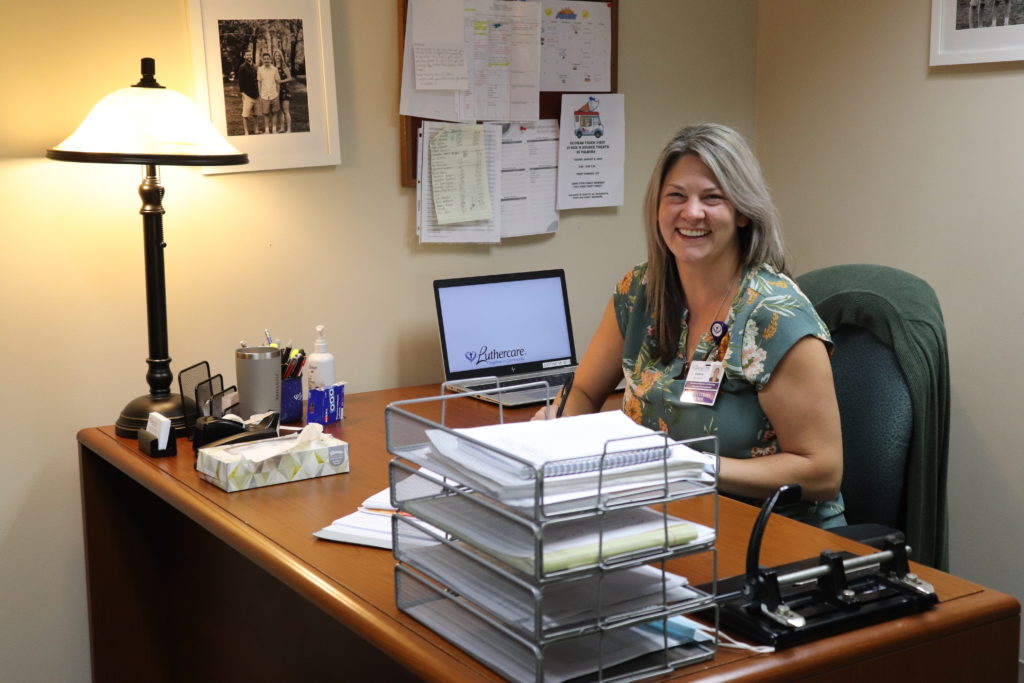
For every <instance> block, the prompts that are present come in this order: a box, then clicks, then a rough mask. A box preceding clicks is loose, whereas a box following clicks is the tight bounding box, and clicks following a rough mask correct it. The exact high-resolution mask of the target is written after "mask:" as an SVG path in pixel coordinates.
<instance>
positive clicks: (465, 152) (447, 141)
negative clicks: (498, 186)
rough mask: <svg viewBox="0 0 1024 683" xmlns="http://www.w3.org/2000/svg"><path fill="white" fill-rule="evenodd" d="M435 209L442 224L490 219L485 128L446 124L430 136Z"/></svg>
mask: <svg viewBox="0 0 1024 683" xmlns="http://www.w3.org/2000/svg"><path fill="white" fill-rule="evenodd" d="M429 144H430V177H431V191H432V193H433V199H434V211H435V213H436V214H437V222H438V223H439V224H441V225H447V224H450V223H462V222H465V221H480V220H489V219H490V218H491V215H492V213H491V196H490V186H489V183H488V181H487V161H486V157H485V153H484V127H483V126H482V125H479V124H469V125H456V126H447V127H445V128H443V129H442V130H440V131H439V132H438V133H437V134H435V135H434V136H433V137H432V138H431V139H430V142H429Z"/></svg>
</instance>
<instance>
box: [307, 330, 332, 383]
mask: <svg viewBox="0 0 1024 683" xmlns="http://www.w3.org/2000/svg"><path fill="white" fill-rule="evenodd" d="M306 367H307V368H309V388H310V389H319V388H321V387H329V386H331V385H332V384H334V354H332V353H331V352H330V351H328V350H327V340H326V339H324V326H323V325H317V326H316V342H315V343H314V345H313V353H312V354H310V356H309V359H308V360H307V361H306Z"/></svg>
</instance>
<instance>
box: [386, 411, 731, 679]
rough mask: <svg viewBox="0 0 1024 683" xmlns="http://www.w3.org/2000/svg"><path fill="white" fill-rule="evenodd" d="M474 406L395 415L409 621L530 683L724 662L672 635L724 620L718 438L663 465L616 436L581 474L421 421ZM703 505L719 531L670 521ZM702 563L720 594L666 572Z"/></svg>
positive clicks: (396, 494) (399, 539) (400, 581)
mask: <svg viewBox="0 0 1024 683" xmlns="http://www.w3.org/2000/svg"><path fill="white" fill-rule="evenodd" d="M473 395H474V394H472V393H465V394H447V395H442V396H438V397H431V398H426V399H413V400H410V401H401V402H398V403H394V404H392V405H390V406H389V407H388V408H387V410H386V411H385V424H386V435H387V446H388V451H389V453H391V455H392V456H393V459H392V460H391V463H390V464H389V479H390V484H391V495H392V503H393V504H394V505H395V507H397V508H398V509H399V511H400V514H397V515H395V516H394V518H393V548H394V554H395V558H396V560H397V564H396V566H395V592H396V602H397V605H398V608H399V609H400V610H402V611H404V612H406V613H407V614H409V615H411V616H412V617H413V618H415V619H417V620H418V621H420V622H421V623H423V624H424V625H426V626H428V627H429V628H431V629H433V630H434V631H436V632H437V633H439V634H440V635H442V636H443V637H445V638H446V639H448V640H449V641H451V642H453V643H454V644H455V645H457V646H459V647H461V648H462V649H464V650H465V651H466V652H467V653H468V654H470V655H471V656H473V657H475V658H477V659H479V660H480V661H482V662H483V663H485V664H486V665H488V666H490V667H491V668H492V669H494V670H495V671H497V672H499V673H501V674H502V675H503V676H505V677H507V678H509V679H511V680H516V681H538V682H540V681H563V680H570V679H572V680H575V679H581V680H600V681H624V680H636V679H638V678H643V677H647V676H653V675H658V674H663V673H666V672H668V671H671V670H673V669H675V668H678V667H680V666H685V665H688V664H691V663H695V662H698V661H702V660H706V659H709V658H711V657H713V656H714V653H715V640H710V641H703V642H701V641H691V640H689V639H686V638H679V637H677V635H676V634H674V633H673V631H672V629H670V628H669V627H668V623H667V622H668V620H669V619H670V618H671V617H674V616H676V615H682V614H686V613H689V612H692V611H695V610H711V611H712V612H714V613H715V614H716V615H717V607H716V606H715V600H714V598H715V596H714V592H715V586H716V583H715V580H714V576H715V575H717V551H716V549H715V530H716V529H717V526H718V502H717V494H716V489H715V483H716V477H717V439H715V438H714V437H707V438H702V439H695V440H691V441H688V442H686V443H685V444H682V445H681V444H679V443H677V442H673V441H670V440H669V439H668V438H667V437H665V436H664V435H658V436H656V437H653V438H655V439H656V440H657V441H658V443H659V444H660V445H659V446H657V447H656V448H655V449H654V452H651V450H652V447H651V446H650V443H651V439H652V436H645V437H642V438H643V439H644V440H643V441H642V443H643V444H644V448H642V449H641V448H639V444H640V443H641V440H640V438H639V437H626V438H613V439H609V440H608V441H607V442H606V443H605V444H604V446H603V448H602V449H601V452H598V453H593V454H590V455H589V456H588V457H587V458H574V459H572V460H571V461H569V462H570V466H568V468H567V466H566V465H565V461H562V462H561V463H559V462H553V463H541V464H538V463H537V462H536V461H535V460H532V459H531V458H529V457H524V456H523V454H522V452H520V453H518V454H517V453H516V452H514V450H515V449H510V450H506V449H503V448H500V447H497V446H495V445H493V444H492V443H488V442H487V441H484V440H481V439H479V438H475V437H474V436H472V435H470V434H467V433H465V432H464V431H462V430H455V429H451V428H449V427H447V426H445V425H444V424H442V423H438V422H434V421H433V420H431V419H428V418H425V417H423V416H421V415H419V414H417V413H416V412H414V411H416V410H417V409H418V408H421V407H422V406H420V405H417V404H428V403H431V402H436V401H440V402H441V408H442V410H441V414H442V415H444V414H446V411H445V410H444V405H445V403H446V402H448V401H471V400H474V399H473ZM453 405H457V404H453ZM447 414H449V415H450V414H451V411H447ZM442 422H443V418H442ZM686 446H689V447H690V448H693V449H695V450H699V451H703V452H704V453H710V455H709V456H705V457H704V458H703V459H699V458H691V457H689V455H693V456H697V455H698V453H696V452H695V451H691V450H689V449H687V448H686ZM641 451H642V453H641ZM638 453H641V455H639V456H638V455H637V454H638ZM624 454H629V456H630V457H631V458H632V460H629V461H626V460H623V458H624V457H625V455H624ZM637 458H639V460H640V462H635V460H636V459H637ZM708 463H710V464H711V466H710V467H708ZM708 470H710V471H708ZM698 496H711V497H712V498H711V500H712V507H713V510H714V521H713V524H712V526H704V525H700V524H696V523H693V522H689V521H686V520H683V519H679V518H677V517H674V516H672V515H671V514H669V512H668V509H667V505H668V503H670V502H673V501H677V500H681V499H685V498H694V497H698ZM696 553H709V554H710V564H711V567H712V574H713V578H712V581H711V582H710V586H711V589H710V590H706V589H705V590H701V589H697V588H695V587H693V586H690V585H689V584H688V582H687V581H686V579H685V578H683V577H679V576H676V575H675V574H673V573H671V572H670V571H668V570H666V562H668V561H669V560H672V559H675V558H679V557H682V556H684V555H690V554H696ZM706 585H707V584H706ZM716 624H717V616H716Z"/></svg>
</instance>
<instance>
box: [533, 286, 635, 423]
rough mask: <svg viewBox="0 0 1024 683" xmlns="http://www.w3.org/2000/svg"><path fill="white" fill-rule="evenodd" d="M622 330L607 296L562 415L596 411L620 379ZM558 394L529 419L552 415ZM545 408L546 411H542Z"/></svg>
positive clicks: (558, 399) (612, 302)
mask: <svg viewBox="0 0 1024 683" xmlns="http://www.w3.org/2000/svg"><path fill="white" fill-rule="evenodd" d="M622 344H623V342H622V334H621V333H620V332H619V323H618V321H617V320H616V319H615V304H614V301H612V300H609V301H608V305H607V306H606V307H605V309H604V315H602V316H601V322H600V323H598V325H597V331H595V332H594V336H593V337H592V338H591V340H590V345H589V346H587V352H586V353H584V354H583V359H582V360H581V361H580V365H579V367H578V368H577V369H576V377H575V378H574V379H573V383H572V389H571V390H570V392H569V398H568V400H567V401H566V402H565V411H564V412H563V413H562V415H563V416H568V415H582V414H584V413H596V412H597V411H599V410H601V407H602V406H603V405H604V401H605V399H606V398H608V395H609V394H611V393H612V391H613V390H614V389H615V386H616V385H617V384H618V383H619V380H621V379H622ZM560 400H561V396H558V397H557V398H556V399H555V401H554V402H553V404H552V405H551V407H550V408H548V409H546V408H541V409H540V410H538V411H537V414H536V415H534V416H533V419H535V420H538V419H545V418H550V417H554V412H555V410H556V408H557V406H558V402H559V401H560ZM546 411H547V412H546Z"/></svg>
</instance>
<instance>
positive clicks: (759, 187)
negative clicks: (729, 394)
mask: <svg viewBox="0 0 1024 683" xmlns="http://www.w3.org/2000/svg"><path fill="white" fill-rule="evenodd" d="M685 154H693V155H696V156H697V157H698V158H700V160H701V161H703V162H704V163H705V164H707V167H708V168H709V169H711V172H712V173H713V174H714V175H715V178H716V179H717V180H718V184H719V186H720V187H721V188H722V192H723V194H724V195H725V198H726V199H728V200H729V202H730V203H731V204H732V205H733V207H734V208H735V209H736V212H737V213H738V214H740V215H743V216H745V217H746V218H747V219H748V220H749V221H750V222H749V224H748V225H747V226H746V227H744V228H740V229H739V230H738V235H739V241H740V263H741V264H742V265H743V266H744V267H746V268H751V267H757V266H759V265H761V264H764V263H767V264H769V265H771V266H772V267H774V268H775V270H777V271H778V272H780V273H784V272H786V258H785V246H784V245H783V242H782V228H781V226H780V224H779V215H778V212H777V211H776V210H775V204H774V203H772V198H771V195H770V194H769V192H768V187H767V185H766V184H765V182H764V176H763V175H762V173H761V166H760V164H758V162H757V158H756V157H755V156H754V153H753V152H752V151H751V150H750V146H749V145H747V142H746V140H744V139H743V136H742V135H740V134H739V133H738V132H736V131H735V130H733V129H732V128H729V127H728V126H723V125H721V124H717V123H700V124H697V125H695V126H688V127H686V128H683V129H682V130H681V131H679V132H678V133H677V134H676V135H675V137H673V138H672V140H670V141H669V143H668V144H667V145H665V148H664V149H662V150H661V155H660V156H659V157H658V162H657V163H656V164H655V165H654V171H653V172H652V173H651V179H650V182H648V184H647V195H646V197H645V199H644V226H645V231H646V234H647V301H648V305H649V306H650V308H651V313H652V317H653V318H654V325H655V330H656V334H657V342H658V348H657V353H658V356H659V358H660V359H661V361H662V363H669V362H671V360H672V358H673V357H674V356H675V355H676V352H677V351H678V348H679V334H680V332H681V320H680V311H681V310H682V306H683V292H682V289H681V287H680V285H679V272H678V270H677V268H676V261H675V258H674V257H673V255H672V253H671V252H670V251H669V250H668V247H667V246H666V244H665V240H664V239H663V238H662V236H661V230H659V227H658V204H659V201H660V198H661V187H662V185H663V184H664V182H665V176H666V175H668V172H669V170H670V169H671V168H672V166H673V165H674V164H675V163H676V161H677V160H678V159H679V158H680V157H681V156H683V155H685Z"/></svg>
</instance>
